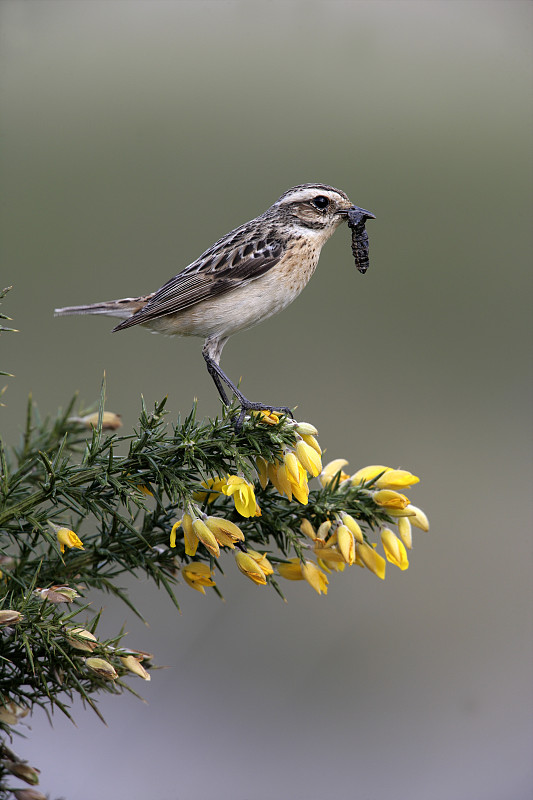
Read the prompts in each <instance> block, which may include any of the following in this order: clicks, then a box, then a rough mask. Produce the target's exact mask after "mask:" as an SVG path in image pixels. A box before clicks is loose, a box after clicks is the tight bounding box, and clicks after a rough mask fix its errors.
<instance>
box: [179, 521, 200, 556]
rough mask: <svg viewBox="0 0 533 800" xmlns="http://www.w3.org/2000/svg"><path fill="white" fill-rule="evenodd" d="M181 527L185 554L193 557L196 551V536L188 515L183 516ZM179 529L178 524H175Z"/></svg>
mask: <svg viewBox="0 0 533 800" xmlns="http://www.w3.org/2000/svg"><path fill="white" fill-rule="evenodd" d="M181 524H182V526H183V541H184V542H185V554H186V555H188V556H191V557H193V556H195V555H196V551H197V549H198V536H197V535H196V533H195V532H194V528H193V526H192V517H191V515H190V514H184V515H183V519H182V520H181ZM177 526H178V527H179V523H177Z"/></svg>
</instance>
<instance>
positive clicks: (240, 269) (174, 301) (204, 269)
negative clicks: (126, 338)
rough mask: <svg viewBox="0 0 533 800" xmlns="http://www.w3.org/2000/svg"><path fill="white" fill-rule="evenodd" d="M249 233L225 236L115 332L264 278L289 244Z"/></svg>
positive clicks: (240, 230)
mask: <svg viewBox="0 0 533 800" xmlns="http://www.w3.org/2000/svg"><path fill="white" fill-rule="evenodd" d="M250 233H251V231H250V226H249V224H248V225H247V226H242V228H238V229H237V230H236V231H233V233H232V234H228V236H225V237H224V238H223V239H221V240H220V241H218V242H217V243H216V244H214V245H213V247H211V248H210V249H209V250H206V251H205V253H203V254H202V255H201V256H200V258H198V259H197V260H196V261H193V263H192V264H189V266H188V267H185V269H184V270H182V271H181V272H179V273H178V274H177V275H175V276H174V277H173V278H171V279H170V280H169V281H167V283H165V285H164V286H162V287H161V288H160V289H159V290H158V291H157V292H155V294H154V295H153V296H152V297H151V298H150V300H149V301H148V302H147V303H146V305H145V306H144V307H143V308H141V309H140V310H139V311H137V313H135V314H133V316H131V317H129V318H128V319H125V320H124V321H123V322H121V323H120V325H117V326H116V328H114V329H113V330H115V331H120V330H123V329H124V328H130V327H131V326H132V325H141V324H142V323H143V322H149V321H150V320H152V319H156V318H157V317H164V316H166V315H167V314H175V313H177V312H178V311H183V310H184V309H186V308H190V307H191V306H194V305H196V304H197V303H201V302H202V300H208V299H211V298H213V297H218V296H219V295H222V294H225V293H226V292H229V291H231V290H232V289H236V288H238V287H239V286H242V285H243V284H244V283H248V281H253V280H255V279H256V278H259V277H261V275H264V274H265V273H266V272H268V271H269V270H270V269H272V267H274V266H275V265H276V264H277V263H278V262H279V260H280V259H281V257H282V255H283V253H284V252H285V249H286V242H285V241H282V240H281V238H280V237H279V236H276V237H274V236H273V235H272V234H266V233H265V235H264V236H263V238H259V236H256V237H253V236H252V237H250ZM257 233H259V231H257Z"/></svg>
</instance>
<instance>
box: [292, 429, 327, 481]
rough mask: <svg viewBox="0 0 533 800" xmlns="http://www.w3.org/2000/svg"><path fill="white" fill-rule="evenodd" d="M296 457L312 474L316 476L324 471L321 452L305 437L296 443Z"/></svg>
mask: <svg viewBox="0 0 533 800" xmlns="http://www.w3.org/2000/svg"><path fill="white" fill-rule="evenodd" d="M296 457H297V458H298V461H299V462H300V464H301V465H302V467H304V469H306V470H307V471H308V472H309V474H310V475H312V476H313V477H314V478H316V476H317V475H320V472H321V471H322V459H321V458H320V454H319V453H317V451H316V450H315V449H314V447H311V446H310V445H308V444H307V443H306V442H304V440H303V439H300V440H299V441H298V442H297V443H296Z"/></svg>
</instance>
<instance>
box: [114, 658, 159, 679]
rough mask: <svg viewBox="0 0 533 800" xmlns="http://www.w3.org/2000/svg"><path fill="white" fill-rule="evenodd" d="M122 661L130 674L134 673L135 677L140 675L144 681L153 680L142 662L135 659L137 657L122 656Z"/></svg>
mask: <svg viewBox="0 0 533 800" xmlns="http://www.w3.org/2000/svg"><path fill="white" fill-rule="evenodd" d="M120 660H121V661H122V663H123V665H124V666H125V667H126V669H129V671H130V672H133V673H134V674H135V675H138V676H139V678H142V679H143V681H150V680H152V678H151V675H150V673H149V672H148V670H147V669H145V668H144V667H143V665H142V664H141V663H140V662H141V660H140V659H139V658H135V656H121V657H120Z"/></svg>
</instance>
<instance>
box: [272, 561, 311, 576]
mask: <svg viewBox="0 0 533 800" xmlns="http://www.w3.org/2000/svg"><path fill="white" fill-rule="evenodd" d="M277 570H278V575H281V577H282V578H285V579H286V580H288V581H303V579H304V576H303V575H302V562H301V561H300V559H299V558H291V559H290V560H289V561H286V562H283V563H282V564H278V565H277Z"/></svg>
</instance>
